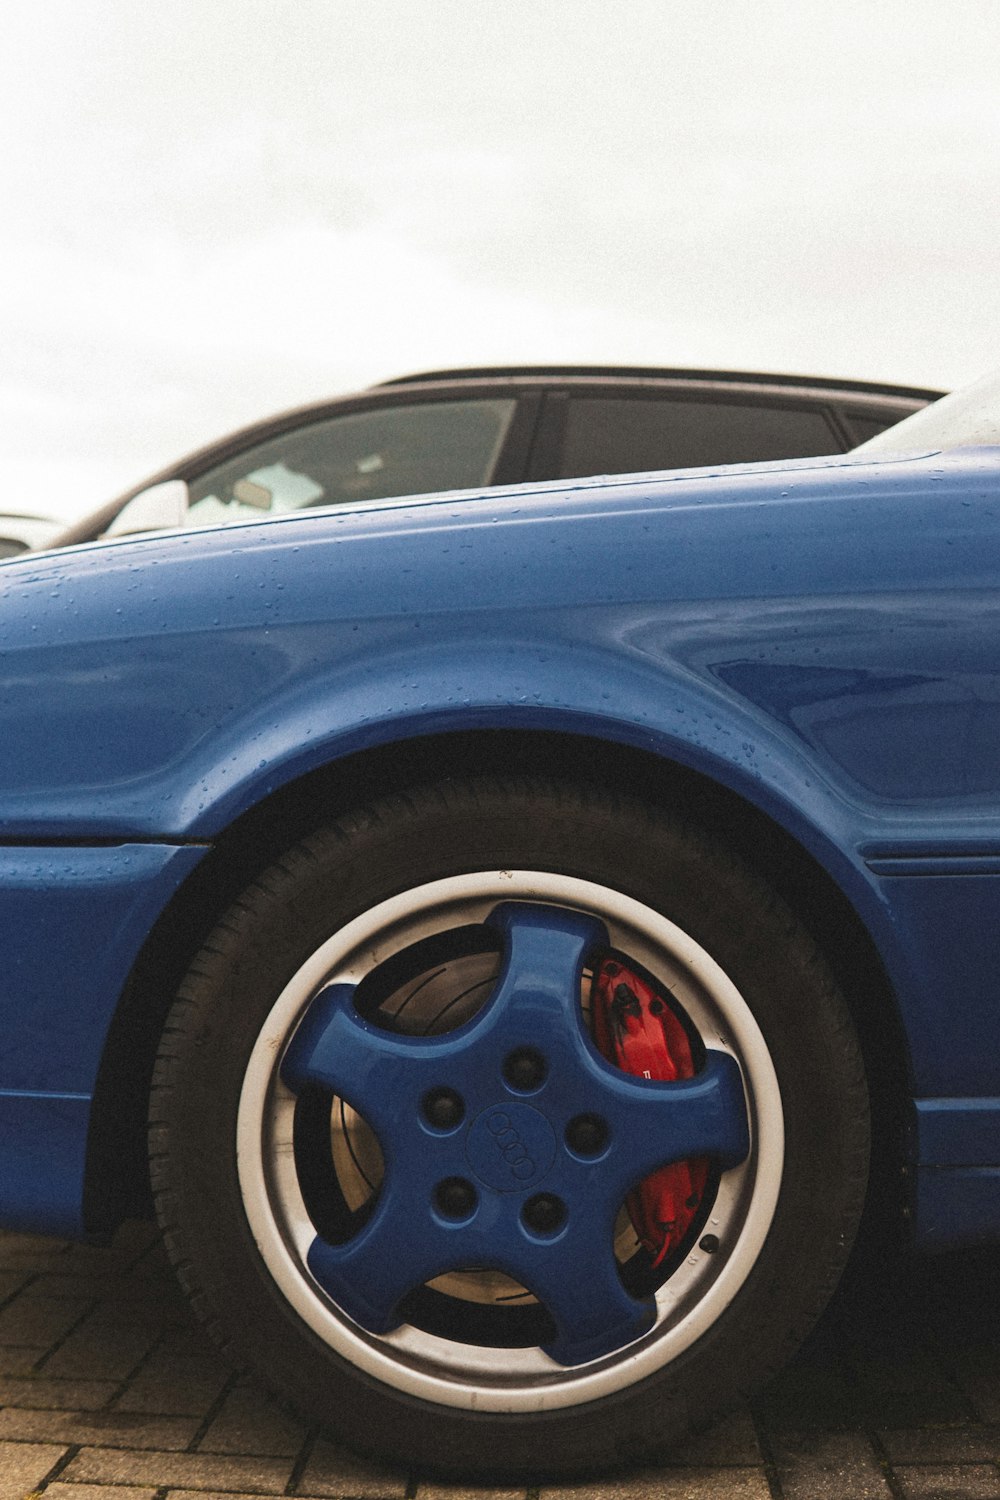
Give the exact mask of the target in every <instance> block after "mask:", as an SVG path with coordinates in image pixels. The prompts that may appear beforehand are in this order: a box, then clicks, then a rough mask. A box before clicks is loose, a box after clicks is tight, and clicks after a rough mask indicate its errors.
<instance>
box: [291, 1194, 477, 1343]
mask: <svg viewBox="0 0 1000 1500" xmlns="http://www.w3.org/2000/svg"><path fill="white" fill-rule="evenodd" d="M456 1233H458V1234H459V1235H460V1234H461V1231H460V1230H458V1231H449V1230H446V1229H442V1228H440V1227H439V1226H437V1225H436V1224H435V1222H434V1220H433V1218H432V1215H431V1212H430V1206H429V1204H428V1203H427V1202H421V1201H420V1200H419V1198H418V1195H416V1194H414V1193H412V1192H409V1193H404V1192H402V1191H401V1190H400V1189H399V1188H398V1187H396V1188H395V1189H394V1185H393V1182H392V1178H391V1176H390V1177H389V1178H388V1179H387V1181H386V1183H385V1184H383V1191H382V1197H381V1199H380V1202H379V1204H378V1205H377V1206H376V1209H375V1212H374V1215H373V1216H372V1218H371V1219H370V1220H369V1222H368V1223H367V1224H366V1225H365V1227H364V1228H363V1229H362V1230H361V1232H360V1233H359V1234H357V1235H356V1236H355V1237H354V1238H353V1239H352V1240H350V1241H348V1243H347V1244H346V1245H330V1244H328V1243H327V1241H325V1240H323V1239H316V1240H314V1241H313V1244H312V1248H311V1249H310V1251H309V1255H308V1263H309V1269H310V1271H311V1272H312V1273H313V1275H314V1276H315V1277H316V1280H317V1281H318V1282H319V1283H320V1285H321V1286H322V1287H323V1288H324V1290H325V1291H326V1292H328V1293H329V1295H330V1296H331V1297H332V1298H333V1300H334V1301H335V1302H336V1303H337V1304H338V1305H339V1306H340V1307H342V1308H343V1309H344V1311H345V1312H346V1313H347V1314H348V1316H349V1317H351V1318H353V1319H354V1321H355V1322H356V1323H358V1324H360V1325H361V1327H362V1328H367V1329H368V1330H369V1332H371V1333H388V1332H389V1330H390V1329H392V1328H395V1327H396V1326H397V1325H398V1322H399V1319H398V1318H397V1316H396V1308H397V1307H398V1306H399V1303H400V1302H401V1301H402V1300H403V1298H404V1297H405V1296H406V1295H407V1293H408V1292H411V1291H413V1290H414V1288H415V1287H418V1286H421V1285H422V1284H423V1283H424V1282H425V1281H429V1280H430V1279H431V1278H432V1277H434V1276H436V1275H439V1274H440V1273H441V1272H443V1271H445V1270H448V1269H449V1268H450V1267H451V1266H454V1265H457V1264H459V1263H460V1259H461V1257H460V1256H459V1255H458V1254H457V1252H456V1250H455V1248H454V1244H453V1243H452V1241H453V1240H454V1238H455V1234H456Z"/></svg>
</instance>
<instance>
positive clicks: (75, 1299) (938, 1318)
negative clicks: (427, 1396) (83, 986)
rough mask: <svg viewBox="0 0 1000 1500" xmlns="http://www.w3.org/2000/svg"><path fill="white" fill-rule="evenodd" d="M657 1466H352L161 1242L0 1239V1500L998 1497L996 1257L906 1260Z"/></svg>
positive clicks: (145, 1238) (133, 1231)
mask: <svg viewBox="0 0 1000 1500" xmlns="http://www.w3.org/2000/svg"><path fill="white" fill-rule="evenodd" d="M887 1281H888V1287H887V1288H886V1289H885V1290H884V1291H883V1293H882V1295H881V1296H880V1298H879V1299H878V1300H877V1301H876V1302H875V1303H874V1304H872V1303H871V1302H869V1304H868V1305H867V1306H864V1305H862V1304H860V1303H859V1302H857V1301H855V1303H854V1304H853V1305H852V1304H851V1303H843V1304H841V1305H840V1306H839V1307H838V1308H837V1309H836V1310H835V1312H834V1314H833V1315H831V1316H829V1317H828V1318H827V1319H826V1320H825V1321H824V1323H823V1325H822V1326H821V1328H820V1329H819V1330H818V1331H817V1334H816V1335H815V1336H814V1337H813V1339H812V1340H811V1341H810V1343H809V1345H808V1346H807V1348H806V1349H805V1350H804V1351H803V1353H802V1354H801V1355H800V1356H799V1358H798V1359H797V1360H796V1362H795V1363H794V1365H793V1366H792V1367H791V1368H790V1369H789V1370H788V1371H786V1372H785V1374H783V1375H782V1376H781V1377H780V1378H779V1379H778V1380H777V1381H775V1382H774V1383H773V1385H772V1386H771V1388H770V1389H769V1390H768V1392H767V1393H766V1394H765V1396H764V1397H762V1398H761V1400H760V1401H758V1402H757V1403H756V1404H755V1406H754V1408H753V1410H749V1409H744V1410H741V1411H738V1412H736V1413H734V1414H733V1415H732V1416H731V1417H730V1418H728V1419H727V1420H726V1421H724V1422H722V1423H720V1424H719V1425H718V1426H717V1427H716V1428H714V1429H713V1430H712V1431H711V1432H708V1433H706V1434H704V1435H703V1436H701V1437H699V1438H698V1439H696V1440H694V1441H692V1442H691V1443H689V1444H688V1445H687V1446H686V1447H685V1448H684V1449H683V1450H681V1451H679V1452H677V1453H675V1454H673V1455H672V1457H671V1459H670V1461H669V1462H664V1463H662V1464H660V1465H659V1466H658V1467H657V1468H656V1469H655V1470H645V1471H641V1472H636V1473H633V1474H629V1475H624V1476H620V1477H616V1478H612V1479H601V1480H594V1481H590V1482H583V1483H578V1484H559V1483H544V1484H542V1485H541V1486H535V1487H533V1488H530V1489H528V1490H525V1489H524V1488H523V1487H516V1488H510V1487H504V1486H493V1487H490V1486H489V1485H482V1486H469V1485H463V1484H445V1483H442V1482H440V1481H437V1480H434V1479H431V1478H422V1477H421V1476H420V1475H413V1474H404V1473H397V1472H393V1471H392V1470H387V1469H379V1468H378V1467H376V1466H373V1465H370V1464H365V1463H363V1462H361V1461H359V1460H357V1459H354V1458H352V1457H351V1456H350V1455H349V1454H347V1453H345V1452H343V1451H341V1450H340V1449H338V1448H336V1447H334V1446H333V1445H332V1444H330V1443H328V1442H326V1441H325V1440H324V1439H322V1438H321V1437H319V1436H317V1434H315V1433H314V1432H310V1431H309V1430H307V1429H306V1428H305V1427H303V1426H302V1425H300V1424H299V1423H297V1422H295V1421H292V1420H290V1419H289V1418H288V1417H286V1416H285V1415H284V1414H283V1413H282V1412H280V1411H279V1410H277V1409H276V1408H275V1407H274V1406H273V1405H271V1404H270V1403H269V1402H268V1401H267V1400H266V1399H265V1398H264V1397H263V1396H262V1395H261V1394H260V1393H259V1392H258V1391H257V1390H256V1389H255V1388H254V1387H252V1386H250V1385H248V1384H245V1383H242V1382H240V1381H238V1380H235V1379H234V1378H233V1377H232V1375H231V1374H230V1373H229V1371H228V1370H227V1368H226V1365H225V1363H224V1362H223V1361H222V1360H221V1359H220V1358H219V1357H218V1356H217V1355H216V1353H215V1352H214V1351H213V1349H212V1348H211V1347H210V1346H209V1344H208V1343H207V1341H206V1339H205V1337H204V1336H203V1334H202V1333H201V1332H200V1330H199V1329H198V1328H197V1327H195V1326H194V1324H193V1322H192V1319H191V1317H190V1315H189V1314H188V1311H187V1308H186V1307H185V1305H184V1303H183V1301H182V1299H181V1297H180V1295H179V1293H178V1292H177V1291H176V1289H175V1287H174V1284H173V1281H172V1279H171V1277H170V1274H169V1272H168V1270H167V1268H166V1265H165V1262H164V1259H163V1256H162V1253H161V1251H160V1248H159V1246H158V1245H157V1243H156V1240H155V1237H154V1235H153V1233H152V1231H151V1230H150V1228H149V1227H148V1226H146V1225H138V1224H132V1225H128V1226H127V1227H126V1228H125V1229H124V1230H123V1231H122V1233H121V1234H120V1235H119V1236H118V1238H117V1239H116V1241H115V1243H114V1245H113V1246H112V1247H111V1248H110V1249H95V1248H93V1247H90V1246H85V1245H71V1244H65V1243H61V1242H52V1241H46V1240H41V1239H32V1238H28V1237H25V1236H19V1235H14V1234H0V1500H24V1497H25V1496H28V1495H31V1496H34V1495H41V1494H44V1496H45V1500H247V1497H250V1496H262V1495H263V1496H275V1495H282V1496H295V1497H299V1500H413V1497H416V1500H524V1497H525V1496H527V1497H528V1500H652V1497H656V1500H723V1497H724V1500H888V1497H893V1500H937V1497H942V1500H943V1497H948V1500H980V1497H990V1500H1000V1299H998V1297H997V1288H998V1286H1000V1252H985V1251H978V1252H975V1253H967V1254H964V1255H952V1256H948V1257H944V1258H942V1259H939V1260H927V1261H924V1262H919V1263H914V1264H912V1265H911V1264H906V1263H903V1264H901V1265H898V1266H896V1267H894V1268H893V1274H892V1275H891V1277H888V1278H887Z"/></svg>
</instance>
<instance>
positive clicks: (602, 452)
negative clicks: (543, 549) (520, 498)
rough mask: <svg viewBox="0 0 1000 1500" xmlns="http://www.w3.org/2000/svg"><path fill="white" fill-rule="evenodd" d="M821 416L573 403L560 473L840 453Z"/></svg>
mask: <svg viewBox="0 0 1000 1500" xmlns="http://www.w3.org/2000/svg"><path fill="white" fill-rule="evenodd" d="M841 448H842V443H841V442H840V441H839V440H838V438H837V437H836V436H835V434H834V432H833V430H832V428H831V427H830V426H829V424H828V423H827V421H826V418H825V416H824V414H823V412H822V411H818V410H815V409H814V410H809V409H808V408H801V407H782V406H754V405H750V404H747V403H745V402H728V401H680V400H672V401H664V400H649V399H646V400H638V399H634V398H629V397H614V398H609V399H604V398H594V397H586V398H583V399H581V400H571V401H570V402H569V410H568V413H567V421H566V437H565V442H564V446H563V456H562V464H561V466H560V474H561V476H562V477H563V478H566V479H573V478H579V477H582V476H583V475H585V474H629V473H641V472H643V471H644V470H646V469H687V468H697V467H699V466H701V465H703V464H738V463H755V462H761V461H763V460H766V459H770V458H810V457H812V456H814V455H816V454H820V453H838V452H840V450H841Z"/></svg>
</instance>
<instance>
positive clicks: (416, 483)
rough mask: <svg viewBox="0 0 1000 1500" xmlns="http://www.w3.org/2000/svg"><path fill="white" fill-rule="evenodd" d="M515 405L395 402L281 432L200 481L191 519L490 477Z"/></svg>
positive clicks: (427, 489)
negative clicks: (398, 403)
mask: <svg viewBox="0 0 1000 1500" xmlns="http://www.w3.org/2000/svg"><path fill="white" fill-rule="evenodd" d="M515 404H516V403H515V402H514V401H513V400H500V401H435V402H420V403H413V404H412V405H409V406H396V407H388V406H386V407H379V408H378V409H377V410H376V411H362V412H345V413H344V414H342V415H340V416H335V417H328V418H327V419H326V420H325V421H322V422H315V423H313V424H312V425H310V426H308V427H299V428H296V429H294V430H293V431H291V432H284V433H280V434H278V435H277V436H276V437H272V438H268V440H267V441H266V442H263V443H259V444H257V445H256V446H255V447H253V448H248V449H247V450H246V452H244V453H241V454H240V455H239V456H238V457H237V458H231V459H228V460H227V461H226V463H224V464H219V465H218V466H217V467H216V468H214V469H210V470H208V471H207V472H206V473H204V474H201V475H199V476H198V477H197V478H196V479H194V480H193V481H192V482H191V485H190V492H191V506H190V509H189V511H188V524H189V525H191V526H207V525H216V524H217V523H218V522H220V521H238V520H243V519H244V518H251V517H254V516H261V515H277V514H279V513H281V512H284V511H292V510H302V509H305V508H306V507H309V506H316V505H349V504H356V503H357V502H358V501H360V500H380V499H384V498H385V497H386V496H389V495H420V494H428V493H431V492H433V491H435V490H454V489H466V488H469V487H474V486H475V485H479V484H488V483H489V481H490V478H491V477H492V474H493V470H494V467H495V466H496V461H497V458H498V456H499V453H500V448H501V446H502V444H503V440H504V436H505V434H506V432H507V428H508V426H509V425H510V420H511V417H512V416H513V414H514V407H515Z"/></svg>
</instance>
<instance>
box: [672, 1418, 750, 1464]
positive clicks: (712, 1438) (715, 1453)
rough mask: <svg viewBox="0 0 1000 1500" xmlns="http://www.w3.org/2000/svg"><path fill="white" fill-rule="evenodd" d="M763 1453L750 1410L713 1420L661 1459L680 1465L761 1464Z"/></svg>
mask: <svg viewBox="0 0 1000 1500" xmlns="http://www.w3.org/2000/svg"><path fill="white" fill-rule="evenodd" d="M763 1461H764V1460H763V1457H762V1455H761V1451H760V1443H759V1442H758V1441H757V1433H756V1430H755V1428H754V1424H753V1418H752V1417H751V1415H750V1413H749V1411H746V1410H744V1411H738V1412H734V1413H733V1415H732V1416H730V1417H725V1418H723V1419H722V1421H720V1422H716V1423H715V1425H714V1426H712V1427H710V1428H709V1429H708V1431H707V1432H701V1433H698V1435H697V1436H696V1437H692V1438H688V1440H687V1441H686V1442H684V1443H681V1444H679V1445H678V1446H677V1447H676V1448H674V1449H673V1450H672V1451H671V1452H670V1453H668V1454H667V1455H666V1456H665V1459H664V1462H666V1463H668V1464H669V1465H671V1467H673V1466H675V1465H676V1466H677V1467H681V1468H690V1467H692V1466H695V1465H698V1464H707V1465H718V1464H744V1465H745V1464H762V1463H763Z"/></svg>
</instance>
